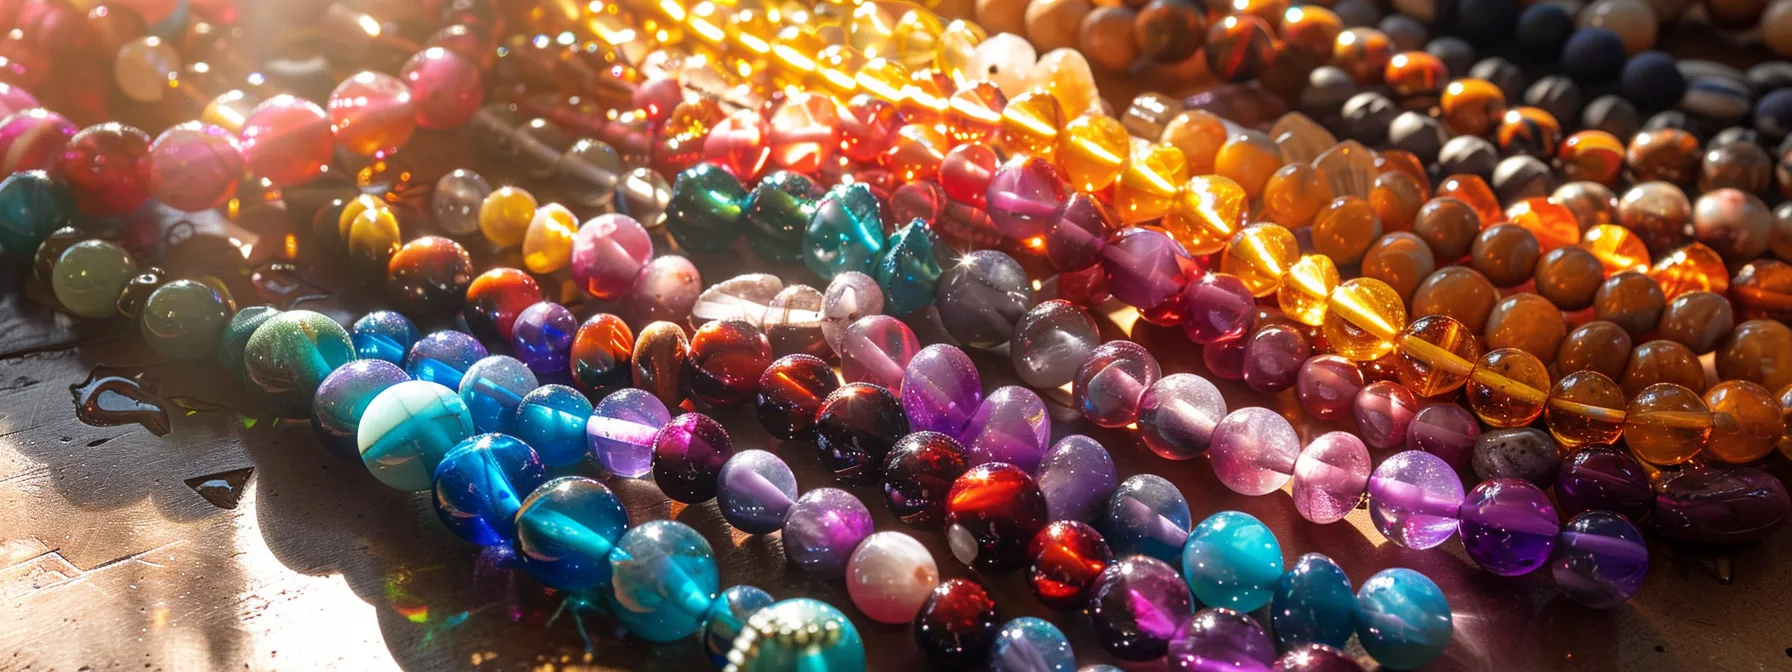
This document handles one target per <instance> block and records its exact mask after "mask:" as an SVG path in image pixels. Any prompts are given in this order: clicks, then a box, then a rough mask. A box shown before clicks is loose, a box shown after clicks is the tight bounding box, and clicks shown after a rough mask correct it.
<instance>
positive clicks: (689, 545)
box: [604, 520, 721, 643]
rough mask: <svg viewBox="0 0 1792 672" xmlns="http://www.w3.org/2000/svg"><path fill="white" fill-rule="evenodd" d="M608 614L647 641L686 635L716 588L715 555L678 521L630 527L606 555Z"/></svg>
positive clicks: (699, 621)
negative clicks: (607, 565) (611, 588)
mask: <svg viewBox="0 0 1792 672" xmlns="http://www.w3.org/2000/svg"><path fill="white" fill-rule="evenodd" d="M610 575H611V576H610V585H611V586H613V587H614V590H612V591H605V593H604V594H605V596H607V597H609V598H610V600H609V603H610V613H612V614H614V615H615V616H616V620H618V621H620V622H621V623H622V626H623V627H625V628H628V631H629V632H630V633H633V634H634V635H635V636H637V637H640V638H642V639H645V640H647V641H650V642H661V643H663V642H672V641H677V640H680V639H684V638H685V637H689V636H691V635H692V634H694V633H696V632H697V629H698V628H700V627H702V625H703V617H704V615H706V614H708V613H709V607H710V604H711V603H712V602H713V601H714V600H715V597H716V592H717V590H718V589H719V588H720V585H719V584H720V583H721V582H720V580H719V579H718V578H717V574H716V557H715V551H714V550H712V549H711V548H710V546H709V542H708V541H705V540H704V539H703V535H702V534H700V533H698V532H697V531H696V530H693V529H691V528H690V526H688V525H685V524H684V523H679V522H676V521H670V520H654V521H649V522H647V523H644V524H642V525H640V526H638V527H633V528H630V529H629V530H628V531H627V532H624V533H622V537H621V538H620V539H617V540H616V547H615V549H614V550H612V551H610Z"/></svg>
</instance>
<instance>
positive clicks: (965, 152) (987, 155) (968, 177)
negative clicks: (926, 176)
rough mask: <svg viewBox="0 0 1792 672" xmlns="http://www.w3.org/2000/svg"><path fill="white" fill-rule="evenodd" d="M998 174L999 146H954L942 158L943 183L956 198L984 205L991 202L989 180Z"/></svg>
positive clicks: (980, 206)
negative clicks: (997, 150) (996, 147)
mask: <svg viewBox="0 0 1792 672" xmlns="http://www.w3.org/2000/svg"><path fill="white" fill-rule="evenodd" d="M995 174H996V150H993V149H990V148H989V146H988V145H982V144H966V145H959V146H957V147H953V148H952V150H951V151H949V152H946V158H945V160H943V161H940V186H942V187H945V188H946V196H947V197H948V198H951V199H952V200H954V201H957V202H959V203H963V204H965V205H969V206H971V207H973V208H978V209H983V208H985V207H987V206H988V204H989V180H990V178H992V177H995Z"/></svg>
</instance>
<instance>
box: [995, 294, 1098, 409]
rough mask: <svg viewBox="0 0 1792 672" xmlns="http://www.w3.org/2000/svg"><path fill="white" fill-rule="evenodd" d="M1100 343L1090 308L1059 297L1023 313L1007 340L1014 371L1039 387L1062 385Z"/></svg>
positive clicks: (1068, 380)
mask: <svg viewBox="0 0 1792 672" xmlns="http://www.w3.org/2000/svg"><path fill="white" fill-rule="evenodd" d="M1100 344H1101V337H1100V334H1099V333H1098V332H1097V330H1096V328H1095V320H1094V319H1093V318H1091V317H1090V316H1089V312H1088V311H1086V310H1083V309H1082V308H1079V307H1077V306H1076V305H1074V304H1072V303H1070V302H1068V301H1063V300H1059V299H1053V300H1050V301H1044V302H1041V303H1040V304H1039V305H1037V306H1034V307H1033V309H1032V310H1029V311H1027V314H1026V315H1024V316H1022V317H1021V319H1020V322H1019V323H1018V324H1016V325H1015V327H1014V335H1013V337H1012V338H1011V339H1010V341H1009V346H1008V350H1009V357H1010V359H1012V360H1013V362H1014V371H1015V373H1016V374H1017V375H1019V376H1020V379H1021V380H1022V381H1024V382H1026V384H1028V385H1031V386H1033V387H1036V388H1040V389H1050V388H1054V387H1062V386H1063V385H1065V384H1066V383H1070V382H1071V381H1072V379H1073V378H1074V377H1075V375H1076V372H1077V369H1078V368H1079V367H1080V366H1081V365H1082V363H1083V362H1084V361H1086V360H1088V358H1089V355H1090V354H1091V353H1093V352H1094V351H1095V348H1096V347H1097V346H1099V345H1100Z"/></svg>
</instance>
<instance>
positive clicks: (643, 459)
mask: <svg viewBox="0 0 1792 672" xmlns="http://www.w3.org/2000/svg"><path fill="white" fill-rule="evenodd" d="M671 421H672V414H671V413H668V412H666V404H665V402H662V401H660V398H659V397H656V396H653V393H651V392H648V391H646V390H641V389H636V388H633V387H631V388H627V389H622V390H617V391H615V392H612V393H610V396H607V397H604V398H603V400H602V401H599V402H597V406H596V407H595V408H593V409H591V419H590V420H587V421H586V422H585V440H586V443H588V444H590V447H591V457H592V459H595V460H597V463H598V464H601V465H603V467H604V468H605V469H608V470H609V471H610V473H612V474H616V475H617V476H622V477H624V478H640V477H642V476H646V475H647V473H648V472H650V471H653V435H654V434H657V433H659V431H660V428H661V427H665V426H666V423H668V422H671Z"/></svg>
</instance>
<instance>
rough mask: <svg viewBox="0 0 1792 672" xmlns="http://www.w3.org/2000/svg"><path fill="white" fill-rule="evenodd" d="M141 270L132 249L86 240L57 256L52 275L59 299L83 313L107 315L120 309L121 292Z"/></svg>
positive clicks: (63, 304) (98, 316)
mask: <svg viewBox="0 0 1792 672" xmlns="http://www.w3.org/2000/svg"><path fill="white" fill-rule="evenodd" d="M136 274H137V264H136V263H135V262H133V261H132V260H131V255H130V253H128V252H126V251H125V250H124V248H122V247H119V246H118V245H116V244H113V243H110V242H107V241H104V240H85V241H82V242H79V243H76V244H74V245H73V246H70V247H69V248H68V249H67V250H64V251H63V252H62V255H61V256H59V257H57V259H56V265H55V268H54V270H53V274H52V276H51V283H50V284H51V289H52V290H53V291H54V293H55V295H56V300H57V301H58V302H60V303H61V304H62V306H63V307H64V308H67V309H68V310H69V312H72V313H74V314H76V315H79V316H81V317H87V318H94V319H98V318H104V317H110V316H111V315H113V314H114V313H116V312H117V311H118V296H119V294H120V293H121V292H123V291H124V288H125V283H127V282H129V281H130V279H131V276H134V275H136Z"/></svg>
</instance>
